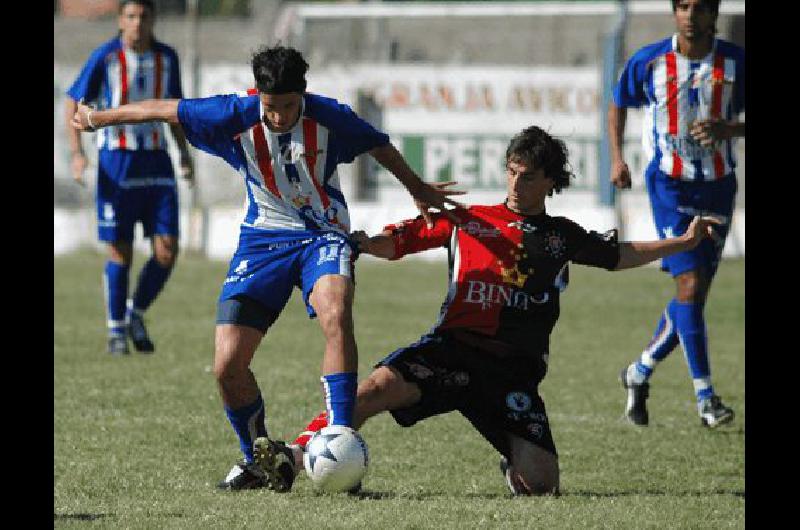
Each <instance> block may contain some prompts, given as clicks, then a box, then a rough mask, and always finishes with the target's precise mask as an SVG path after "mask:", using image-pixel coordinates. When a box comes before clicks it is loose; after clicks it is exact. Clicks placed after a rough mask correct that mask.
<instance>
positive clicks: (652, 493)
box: [561, 489, 744, 498]
mask: <svg viewBox="0 0 800 530" xmlns="http://www.w3.org/2000/svg"><path fill="white" fill-rule="evenodd" d="M710 495H733V496H734V497H741V498H744V490H726V489H716V490H712V491H679V492H675V491H657V490H631V491H604V492H602V493H598V492H595V491H581V490H577V491H562V492H561V496H562V497H601V498H607V497H635V496H638V497H667V496H668V497H708V496H710Z"/></svg>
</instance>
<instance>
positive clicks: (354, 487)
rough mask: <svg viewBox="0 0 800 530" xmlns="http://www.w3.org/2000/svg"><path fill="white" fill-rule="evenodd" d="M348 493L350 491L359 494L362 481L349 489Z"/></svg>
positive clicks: (351, 493) (352, 493)
mask: <svg viewBox="0 0 800 530" xmlns="http://www.w3.org/2000/svg"><path fill="white" fill-rule="evenodd" d="M347 493H349V494H350V495H357V494H359V493H361V481H360V480H359V481H358V484H356V485H355V486H353V487H352V488H350V489H349V490H347Z"/></svg>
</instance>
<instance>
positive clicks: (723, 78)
mask: <svg viewBox="0 0 800 530" xmlns="http://www.w3.org/2000/svg"><path fill="white" fill-rule="evenodd" d="M672 10H673V13H674V17H675V25H676V27H677V33H675V34H674V35H673V36H672V37H669V38H667V39H664V40H662V41H659V42H656V43H654V44H650V45H648V46H645V47H643V48H642V49H640V50H639V51H637V52H636V53H635V54H634V55H633V56H632V57H631V58H630V60H628V62H627V64H626V65H625V68H624V70H623V72H622V75H621V77H620V80H619V82H618V84H617V85H616V87H615V89H614V101H613V102H612V103H611V105H610V108H609V112H608V125H609V134H610V139H609V140H610V146H611V157H612V172H611V180H612V182H613V183H614V184H615V185H616V186H617V187H618V188H621V189H622V188H628V187H630V184H631V175H630V170H629V168H628V165H627V164H626V163H625V159H624V157H623V152H622V139H623V134H624V130H625V118H626V108H627V107H641V106H645V107H646V111H645V119H644V123H643V132H642V135H643V144H644V145H645V155H646V157H647V159H648V160H649V164H648V165H647V168H646V170H645V183H646V185H647V192H648V195H649V196H650V204H651V207H652V213H653V220H654V221H655V225H656V229H657V231H658V235H659V237H661V238H665V237H672V236H674V235H678V234H682V233H684V231H685V230H686V227H687V226H689V223H690V222H691V220H692V218H693V216H695V215H704V214H707V213H713V214H715V215H717V216H720V217H721V219H723V223H722V224H721V225H719V226H716V227H715V232H716V234H717V237H715V238H713V239H707V240H705V241H703V242H702V243H701V244H700V245H699V246H698V247H697V248H695V249H693V250H691V251H687V252H681V253H678V254H675V255H673V256H670V257H668V258H665V259H664V260H663V262H662V268H663V269H664V270H665V271H666V272H669V273H670V274H671V275H672V277H673V278H674V279H675V286H676V292H675V297H674V298H673V299H672V300H670V302H669V303H668V304H667V307H666V309H665V310H664V312H663V313H662V315H661V319H660V320H659V322H658V324H657V326H656V330H655V333H654V335H653V338H652V340H651V341H650V343H649V344H648V345H647V347H646V348H645V350H644V351H643V352H642V354H641V355H640V356H639V358H638V359H637V360H635V361H634V362H633V363H631V364H630V365H629V366H628V367H627V368H625V369H623V371H622V373H621V374H620V378H621V380H622V384H623V386H624V387H625V388H626V389H627V392H628V399H627V404H626V407H625V414H626V416H627V418H628V419H629V420H630V421H631V422H632V423H634V424H636V425H647V424H648V421H649V418H648V413H647V408H646V400H647V398H648V394H649V383H648V380H649V378H650V376H651V375H652V373H653V370H654V369H655V367H656V365H657V364H658V363H659V362H661V361H663V360H664V359H665V358H666V356H667V355H669V353H670V352H671V351H672V350H673V349H675V347H676V346H677V345H678V343H679V342H680V344H681V346H682V347H683V350H684V353H685V355H686V361H687V364H688V366H689V373H690V375H691V377H692V382H693V384H694V390H695V394H696V397H697V411H698V413H699V415H700V419H701V422H702V424H703V425H706V426H708V427H716V426H718V425H721V424H724V423H727V422H730V421H731V420H732V419H733V416H734V412H733V410H732V409H731V408H730V407H727V406H726V405H724V404H723V403H722V401H721V400H720V398H719V397H718V396H717V395H716V394H715V392H714V387H713V386H712V384H711V368H710V364H709V356H708V341H707V336H706V324H705V319H704V316H703V309H704V307H705V303H706V299H707V296H708V291H709V288H710V285H711V281H712V279H713V278H714V274H715V273H716V270H717V266H718V265H719V260H720V256H721V254H722V249H723V246H724V243H725V238H726V237H727V235H728V231H729V228H730V225H731V216H732V214H733V206H734V198H735V195H736V188H737V183H736V175H735V173H734V169H735V167H736V159H735V154H734V153H735V151H734V140H735V138H736V137H739V136H744V135H745V124H744V122H738V121H737V118H738V115H739V113H740V112H743V111H744V108H745V89H744V70H745V58H744V50H743V49H741V48H740V47H738V46H736V45H734V44H731V43H729V42H726V41H723V40H721V39H717V38H715V36H714V35H715V33H716V22H717V16H718V14H719V0H672Z"/></svg>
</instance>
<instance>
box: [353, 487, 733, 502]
mask: <svg viewBox="0 0 800 530" xmlns="http://www.w3.org/2000/svg"><path fill="white" fill-rule="evenodd" d="M711 495H732V496H734V497H741V498H744V496H745V495H744V490H727V489H716V490H712V491H682V492H672V491H658V490H630V491H604V492H595V491H582V490H576V491H562V492H561V493H560V494H559V495H558V496H560V497H586V498H592V497H597V498H616V497H708V496H711ZM349 496H350V497H351V498H356V499H359V500H361V499H364V500H395V499H408V500H415V501H424V500H430V499H434V498H437V497H454V496H455V497H458V496H459V495H454V494H452V493H443V492H438V491H430V492H418V493H397V492H394V491H360V492H359V493H353V494H350V495H349ZM463 497H466V498H468V499H485V500H498V499H510V498H514V496H513V495H511V494H510V493H474V492H471V493H465V494H464V495H463Z"/></svg>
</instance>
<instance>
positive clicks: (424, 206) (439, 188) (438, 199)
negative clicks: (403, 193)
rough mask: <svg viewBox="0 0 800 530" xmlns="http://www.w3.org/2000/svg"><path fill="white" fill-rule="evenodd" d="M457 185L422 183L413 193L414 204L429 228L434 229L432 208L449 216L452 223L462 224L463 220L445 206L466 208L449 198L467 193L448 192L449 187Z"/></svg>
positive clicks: (452, 182)
mask: <svg viewBox="0 0 800 530" xmlns="http://www.w3.org/2000/svg"><path fill="white" fill-rule="evenodd" d="M454 184H456V182H454V181H450V182H433V183H427V182H422V186H420V187H419V188H418V189H417V190H415V191H414V192H412V195H413V196H414V204H415V205H416V206H417V209H418V210H419V213H420V214H422V218H423V219H425V223H426V224H427V225H428V228H433V219H432V218H431V208H436V209H438V210H439V211H441V212H442V213H443V214H444V215H445V216H447V217H448V218H449V219H450V220H451V221H453V222H454V223H456V224H461V219H459V218H458V216H457V215H455V214H454V213H452V211H451V210H448V209H447V208H446V207H445V204H450V205H452V206H455V207H456V208H464V205H463V204H461V203H459V202H457V201H454V200H453V199H450V198H448V197H449V196H450V195H464V194H465V193H467V192H466V191H462V190H448V189H446V188H448V187H449V186H452V185H454Z"/></svg>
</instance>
